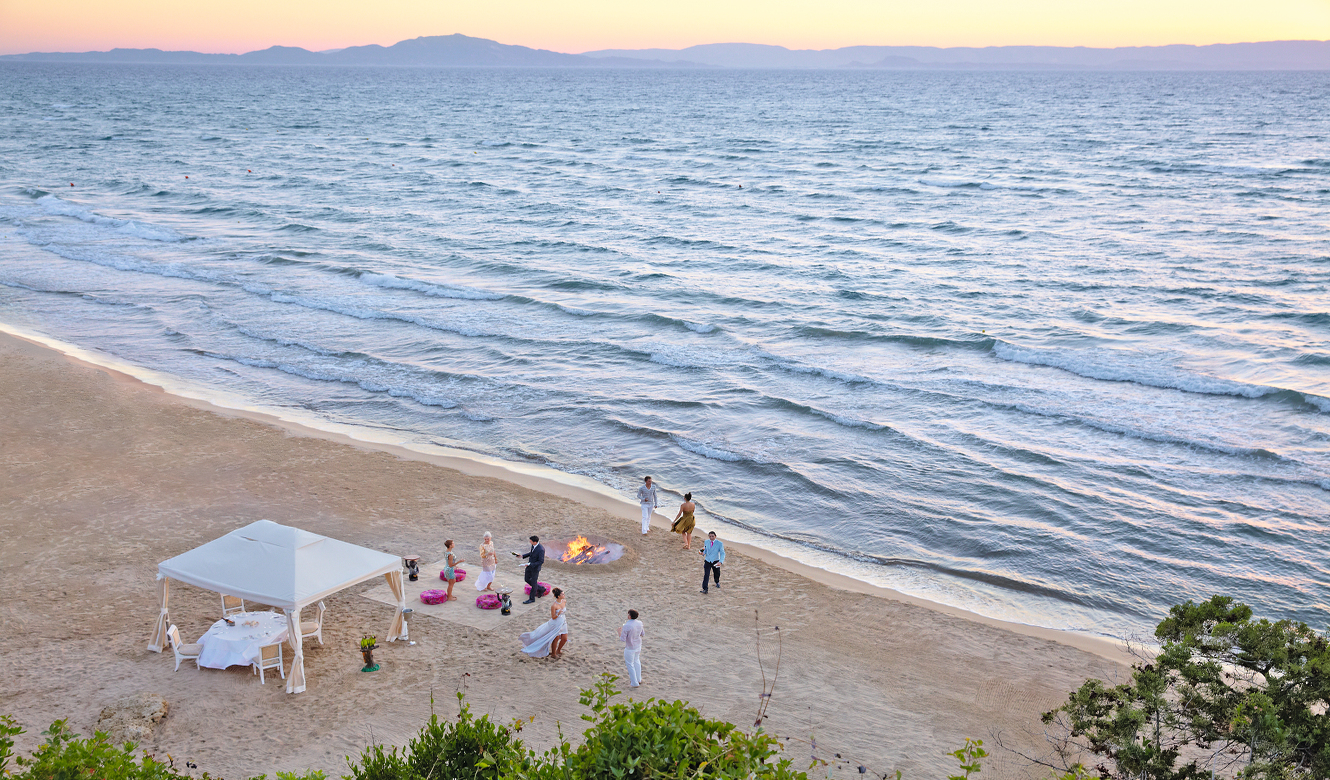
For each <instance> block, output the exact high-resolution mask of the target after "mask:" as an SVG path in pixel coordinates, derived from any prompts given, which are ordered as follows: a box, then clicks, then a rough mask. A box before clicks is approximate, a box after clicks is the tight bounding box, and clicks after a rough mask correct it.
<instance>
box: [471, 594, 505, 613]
mask: <svg viewBox="0 0 1330 780" xmlns="http://www.w3.org/2000/svg"><path fill="white" fill-rule="evenodd" d="M476 606H477V607H480V608H481V609H498V608H499V607H502V606H503V602H502V601H499V596H498V594H497V593H483V594H481V595H479V596H476Z"/></svg>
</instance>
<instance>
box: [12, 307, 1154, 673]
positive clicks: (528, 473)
mask: <svg viewBox="0 0 1330 780" xmlns="http://www.w3.org/2000/svg"><path fill="white" fill-rule="evenodd" d="M6 337H7V338H9V339H13V340H17V341H20V342H24V343H27V344H30V345H32V346H33V347H36V348H39V349H44V350H49V351H50V352H53V353H55V354H57V355H59V356H61V357H62V358H64V359H66V360H69V361H71V362H74V363H76V364H79V365H84V366H87V367H90V368H95V369H97V370H100V371H105V372H107V374H108V375H109V376H111V377H112V378H114V379H116V380H117V381H121V382H127V383H131V384H135V385H139V386H142V387H144V388H146V389H149V390H151V391H153V392H159V393H163V394H165V395H168V396H170V397H172V398H173V399H175V400H176V401H178V402H180V403H183V404H186V405H189V406H191V407H194V408H197V409H201V410H204V411H210V412H213V413H215V414H219V415H222V416H231V417H239V418H242V419H246V420H251V421H254V422H258V423H262V424H266V425H271V426H274V427H277V428H280V429H281V430H283V431H286V432H288V433H290V434H293V435H299V436H310V437H314V438H322V439H326V440H327V441H331V442H337V443H340V444H346V445H349V446H352V447H356V448H359V449H363V450H366V451H372V452H383V453H387V454H390V455H394V456H396V457H399V458H403V459H405V460H416V461H420V462H423V463H430V464H432V465H435V466H440V467H442V468H447V469H452V470H454V471H458V472H460V473H462V474H467V475H469V476H481V477H490V478H494V479H500V480H504V481H507V482H511V483H513V484H515V485H519V486H521V487H524V488H528V489H531V490H537V491H540V492H543V493H549V494H552V495H557V496H560V497H562V498H567V499H570V500H573V501H576V502H578V503H580V504H586V505H588V506H593V507H596V508H597V509H601V510H604V511H607V512H609V513H611V514H614V515H616V516H621V517H623V518H624V520H625V521H629V522H636V521H637V519H638V515H639V509H638V506H637V504H635V503H633V502H632V501H630V500H628V499H627V498H626V497H623V496H620V495H618V494H616V493H615V492H614V491H613V490H612V489H611V488H609V487H608V486H606V485H603V484H601V483H599V482H596V481H594V480H591V479H589V478H586V477H581V476H579V475H576V474H569V473H567V472H562V471H558V470H556V469H553V468H549V467H544V466H538V465H533V464H523V463H518V462H516V461H507V460H500V459H498V458H493V457H489V456H485V455H482V454H480V453H476V452H469V451H466V450H462V449H452V448H447V447H443V446H441V445H436V446H435V450H436V451H433V452H431V451H426V450H424V449H421V448H418V447H414V446H410V445H408V444H405V443H402V442H394V441H389V440H382V439H380V440H376V439H374V438H372V437H371V434H372V433H373V431H372V430H371V429H369V428H364V427H361V428H356V427H354V426H349V425H335V426H334V425H332V424H329V425H325V426H323V427H320V426H318V425H316V424H314V423H313V422H312V421H302V420H299V419H295V418H293V417H289V416H288V417H283V416H280V415H279V414H276V413H274V412H273V411H270V410H261V409H258V408H255V407H253V406H250V405H247V404H245V403H244V402H243V401H241V400H239V399H236V400H235V401H233V402H232V403H231V404H228V403H225V402H224V401H223V400H222V399H210V398H208V397H207V396H205V395H204V394H202V393H201V392H197V391H195V392H190V391H188V390H186V387H187V386H186V385H185V384H184V383H182V382H180V381H179V380H177V379H174V378H173V377H168V376H166V375H163V374H160V373H158V372H152V371H148V370H145V369H141V368H139V367H134V366H129V365H126V364H123V363H118V362H117V361H114V360H112V359H110V358H109V357H107V356H104V355H99V354H96V353H93V352H90V351H88V350H83V349H81V348H78V347H75V346H74V345H70V344H67V343H64V342H60V341H58V340H56V339H51V338H48V337H45V336H42V335H40V334H36V333H32V332H25V331H24V330H23V329H20V328H16V327H14V326H12V325H7V324H5V323H3V322H0V338H6ZM333 427H335V428H339V429H342V430H334V429H332V428H333ZM669 525H670V523H669V520H668V518H666V517H664V516H663V515H661V514H660V513H659V512H657V513H656V514H655V515H653V517H652V528H657V529H663V530H668V529H669ZM727 545H728V548H729V549H730V550H733V551H736V552H740V553H742V554H744V555H748V556H750V557H753V558H756V559H758V560H761V561H763V562H764V563H768V564H771V565H773V566H777V567H779V568H782V569H785V570H786V571H789V572H790V573H792V574H796V575H798V576H800V577H803V578H805V579H809V580H812V581H814V582H817V583H819V584H821V585H825V586H827V587H830V588H835V589H837V590H844V591H849V592H852V593H863V594H867V595H872V596H876V597H879V598H886V599H892V600H896V601H901V602H904V603H908V604H912V605H915V606H919V607H922V608H925V609H931V610H935V611H938V612H942V613H944V614H948V615H952V616H954V617H958V618H961V619H963V620H971V621H974V622H978V623H983V624H985V625H989V626H993V627H995V628H1001V629H1004V630H1008V631H1013V632H1016V633H1020V634H1025V635H1027V636H1031V637H1037V638H1040V639H1048V640H1052V641H1054V642H1059V643H1061V644H1066V645H1069V646H1071V647H1075V648H1077V649H1079V650H1084V651H1086V652H1090V653H1094V654H1096V655H1099V656H1102V657H1104V658H1106V659H1109V660H1114V661H1129V660H1130V655H1129V654H1128V653H1127V652H1126V650H1125V646H1124V644H1123V643H1122V642H1120V641H1118V640H1116V639H1112V638H1108V637H1106V636H1093V635H1089V634H1083V633H1078V632H1075V631H1064V630H1058V629H1052V628H1046V627H1042V626H1035V625H1030V624H1026V623H1020V622H1015V621H1008V620H1001V619H998V618H993V617H989V616H986V615H981V614H979V613H976V612H973V611H969V610H965V609H961V608H959V607H955V606H951V605H948V604H943V603H941V602H937V601H931V600H929V599H926V598H922V597H920V596H915V595H911V594H908V593H904V592H901V591H899V590H895V589H892V588H888V587H884V586H881V585H876V584H874V583H870V582H865V581H863V580H860V579H857V578H855V577H852V576H850V575H848V574H843V573H840V572H835V571H829V570H827V569H824V568H820V567H817V566H813V565H810V564H807V563H804V562H802V561H799V560H796V559H794V558H792V557H789V556H787V555H782V554H780V553H779V552H776V551H773V550H770V549H766V548H764V547H761V546H759V545H757V544H752V543H745V542H736V541H732V540H731V541H728V542H727Z"/></svg>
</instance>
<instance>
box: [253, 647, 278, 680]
mask: <svg viewBox="0 0 1330 780" xmlns="http://www.w3.org/2000/svg"><path fill="white" fill-rule="evenodd" d="M250 668H251V669H252V670H253V671H254V673H255V674H257V675H258V676H259V685H264V684H265V683H264V682H263V670H264V669H276V670H277V671H278V672H279V673H280V674H281V675H282V679H283V680H285V679H286V670H285V669H283V668H282V643H281V642H278V643H277V644H275V645H264V646H263V647H260V648H259V657H258V658H256V659H255V660H254V663H252V664H250Z"/></svg>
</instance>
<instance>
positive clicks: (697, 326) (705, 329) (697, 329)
mask: <svg viewBox="0 0 1330 780" xmlns="http://www.w3.org/2000/svg"><path fill="white" fill-rule="evenodd" d="M683 326H684V327H685V328H687V329H689V330H691V331H693V332H694V333H714V332H715V330H716V326H715V325H707V324H706V323H704V322H688V321H687V320H685V321H684V323H683Z"/></svg>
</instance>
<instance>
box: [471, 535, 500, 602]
mask: <svg viewBox="0 0 1330 780" xmlns="http://www.w3.org/2000/svg"><path fill="white" fill-rule="evenodd" d="M498 568H499V554H498V553H496V552H495V551H494V537H493V536H490V532H489V531H486V532H485V540H484V541H483V542H481V543H480V576H479V577H477V578H476V590H479V591H484V592H486V593H493V592H494V572H495V571H497V570H498Z"/></svg>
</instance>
